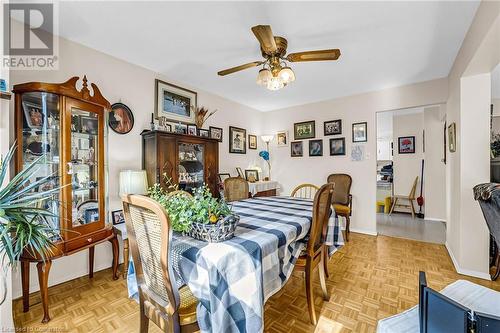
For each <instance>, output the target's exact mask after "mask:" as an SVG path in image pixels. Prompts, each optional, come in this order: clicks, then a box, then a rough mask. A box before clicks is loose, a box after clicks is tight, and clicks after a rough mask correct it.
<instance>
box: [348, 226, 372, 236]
mask: <svg viewBox="0 0 500 333" xmlns="http://www.w3.org/2000/svg"><path fill="white" fill-rule="evenodd" d="M349 229H350V231H352V232H357V233H358V234H365V235H370V236H377V235H378V233H377V232H376V231H372V230H366V229H358V228H349Z"/></svg>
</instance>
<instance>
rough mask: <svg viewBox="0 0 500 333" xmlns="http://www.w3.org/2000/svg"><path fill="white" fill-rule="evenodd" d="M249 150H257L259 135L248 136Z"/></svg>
mask: <svg viewBox="0 0 500 333" xmlns="http://www.w3.org/2000/svg"><path fill="white" fill-rule="evenodd" d="M248 148H249V149H257V135H252V134H248Z"/></svg>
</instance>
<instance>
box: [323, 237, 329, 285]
mask: <svg viewBox="0 0 500 333" xmlns="http://www.w3.org/2000/svg"><path fill="white" fill-rule="evenodd" d="M328 259H329V258H328V246H327V245H325V250H324V251H323V270H324V271H325V275H326V277H327V278H329V277H330V273H329V272H328Z"/></svg>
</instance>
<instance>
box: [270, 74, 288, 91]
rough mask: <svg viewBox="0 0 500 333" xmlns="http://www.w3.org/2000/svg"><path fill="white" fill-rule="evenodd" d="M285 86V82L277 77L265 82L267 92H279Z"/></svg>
mask: <svg viewBox="0 0 500 333" xmlns="http://www.w3.org/2000/svg"><path fill="white" fill-rule="evenodd" d="M284 86H285V82H283V81H282V80H281V78H280V77H279V76H273V77H272V78H271V80H269V81H268V82H267V86H266V87H267V89H269V90H280V89H281V88H283V87H284Z"/></svg>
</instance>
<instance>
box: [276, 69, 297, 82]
mask: <svg viewBox="0 0 500 333" xmlns="http://www.w3.org/2000/svg"><path fill="white" fill-rule="evenodd" d="M278 76H279V77H280V79H281V80H282V81H283V83H285V84H287V83H290V82H293V81H295V73H294V72H293V71H292V69H291V68H290V67H283V68H282V69H281V70H280V72H279V75H278Z"/></svg>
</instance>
